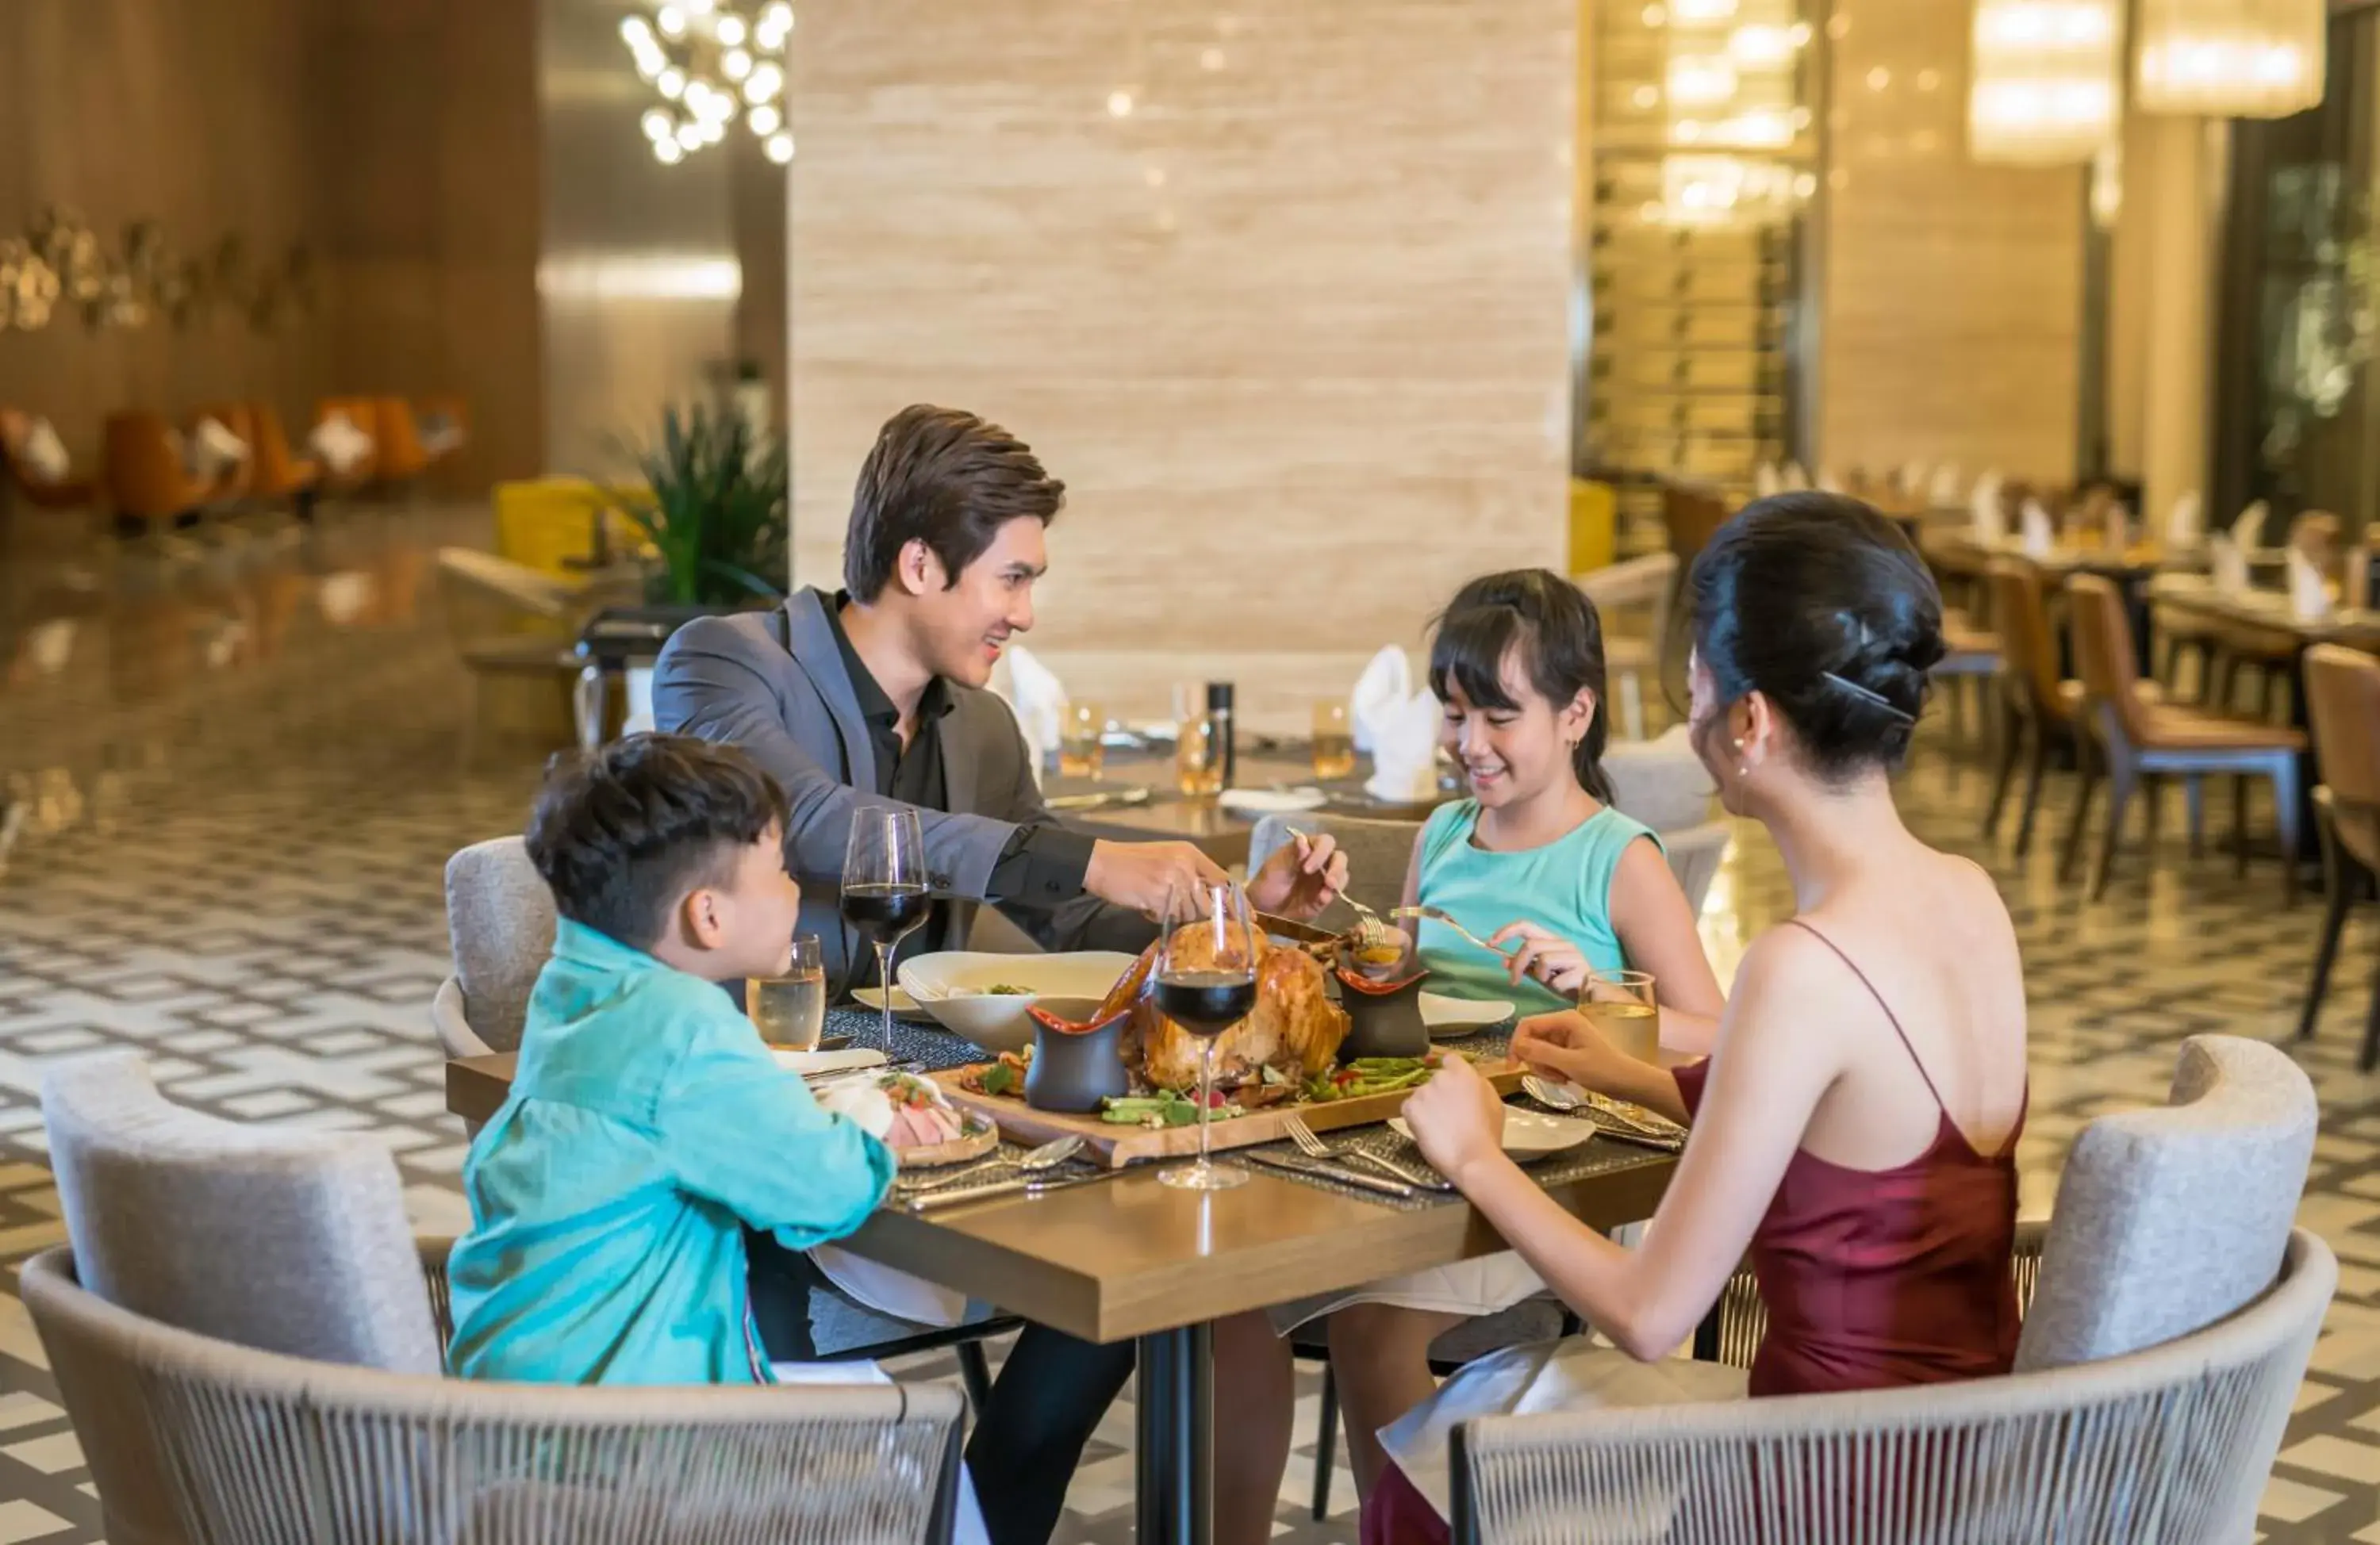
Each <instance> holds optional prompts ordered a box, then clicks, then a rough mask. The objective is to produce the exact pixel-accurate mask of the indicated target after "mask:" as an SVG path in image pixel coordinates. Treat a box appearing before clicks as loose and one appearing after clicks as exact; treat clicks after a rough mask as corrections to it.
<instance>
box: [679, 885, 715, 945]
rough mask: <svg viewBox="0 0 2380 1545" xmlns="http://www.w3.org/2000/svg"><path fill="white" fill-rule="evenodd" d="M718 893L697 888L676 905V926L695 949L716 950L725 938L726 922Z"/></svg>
mask: <svg viewBox="0 0 2380 1545" xmlns="http://www.w3.org/2000/svg"><path fill="white" fill-rule="evenodd" d="M724 911H725V907H724V903H723V902H722V899H721V897H720V894H719V892H717V891H716V890H713V889H711V888H710V887H709V886H697V887H694V888H693V889H692V890H689V891H687V892H686V899H685V900H683V901H680V902H679V903H678V904H677V916H678V925H679V927H680V928H681V929H683V930H684V932H685V934H686V943H688V944H690V945H692V946H694V947H695V948H697V949H716V948H719V947H720V945H721V944H722V943H723V942H724V941H725V940H726V937H727V920H726V918H725V916H724V915H723V914H724Z"/></svg>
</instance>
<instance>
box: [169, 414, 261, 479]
mask: <svg viewBox="0 0 2380 1545" xmlns="http://www.w3.org/2000/svg"><path fill="white" fill-rule="evenodd" d="M202 418H212V419H213V420H214V421H215V422H216V423H218V424H221V425H222V426H223V427H224V428H226V429H229V430H230V431H231V432H232V434H233V436H234V437H235V438H236V439H237V440H238V441H239V442H240V443H241V444H243V445H245V446H247V447H248V459H247V460H246V461H242V462H237V463H235V464H233V465H230V466H227V467H225V469H224V472H223V476H222V477H218V478H216V479H215V481H214V486H213V487H212V489H209V490H208V493H207V497H208V499H210V500H233V499H245V498H247V497H248V496H249V494H250V493H251V492H253V491H254V490H255V487H256V425H255V424H254V422H253V421H252V420H251V419H250V417H249V411H248V407H247V404H242V403H213V404H209V405H207V406H205V407H202V408H200V409H199V411H198V412H196V413H194V414H192V415H190V416H189V417H188V420H186V421H185V422H184V423H183V425H182V432H183V433H184V434H196V433H197V432H198V429H199V421H200V419H202Z"/></svg>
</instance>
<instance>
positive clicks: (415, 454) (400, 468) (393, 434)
mask: <svg viewBox="0 0 2380 1545" xmlns="http://www.w3.org/2000/svg"><path fill="white" fill-rule="evenodd" d="M368 405H369V406H370V409H371V415H372V416H371V419H370V422H369V423H367V424H366V425H365V426H364V428H366V429H368V430H370V434H371V437H372V444H373V445H374V447H375V448H376V449H377V456H376V458H375V462H376V465H375V466H374V468H373V471H374V475H375V480H376V481H379V482H383V483H402V482H406V481H407V480H409V479H411V478H415V477H420V476H421V475H422V473H424V472H426V471H428V470H429V467H430V457H429V454H428V453H426V452H424V451H423V450H422V449H421V431H420V428H419V426H418V425H416V424H415V423H414V421H413V407H412V404H409V403H407V401H406V400H405V399H404V398H402V397H374V398H372V399H370V403H369V404H368Z"/></svg>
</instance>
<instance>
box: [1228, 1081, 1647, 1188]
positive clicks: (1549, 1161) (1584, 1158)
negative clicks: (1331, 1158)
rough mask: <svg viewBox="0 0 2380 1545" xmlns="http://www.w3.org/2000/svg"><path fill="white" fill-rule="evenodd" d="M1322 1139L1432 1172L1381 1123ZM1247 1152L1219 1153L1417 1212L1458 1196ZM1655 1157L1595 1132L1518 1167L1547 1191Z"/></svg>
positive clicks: (1264, 1171) (1289, 1147)
mask: <svg viewBox="0 0 2380 1545" xmlns="http://www.w3.org/2000/svg"><path fill="white" fill-rule="evenodd" d="M1513 1103H1514V1104H1518V1105H1520V1106H1522V1107H1524V1108H1526V1109H1531V1110H1543V1109H1545V1108H1546V1107H1544V1106H1541V1105H1538V1104H1536V1102H1535V1101H1533V1100H1527V1099H1522V1100H1516V1101H1515V1102H1513ZM1548 1114H1549V1115H1554V1116H1562V1115H1568V1114H1571V1113H1569V1112H1564V1111H1548ZM1323 1141H1326V1142H1328V1143H1330V1146H1331V1147H1333V1148H1361V1149H1363V1150H1365V1151H1366V1153H1377V1154H1378V1155H1379V1156H1380V1157H1382V1158H1384V1159H1388V1160H1390V1161H1391V1162H1393V1163H1395V1164H1397V1165H1399V1166H1401V1167H1403V1168H1405V1169H1410V1170H1414V1171H1416V1172H1418V1173H1423V1174H1427V1173H1431V1170H1430V1165H1429V1161H1428V1160H1427V1159H1425V1158H1423V1157H1422V1156H1421V1150H1420V1149H1419V1148H1417V1147H1415V1145H1414V1142H1413V1141H1412V1140H1411V1139H1410V1138H1407V1137H1404V1136H1403V1135H1401V1134H1399V1133H1397V1132H1395V1131H1392V1130H1390V1129H1389V1128H1387V1127H1385V1126H1378V1127H1357V1128H1354V1129H1347V1128H1342V1129H1339V1130H1337V1131H1333V1132H1329V1133H1326V1134H1324V1136H1323ZM1297 1151H1298V1150H1297V1147H1296V1145H1295V1144H1293V1143H1286V1142H1279V1143H1268V1144H1266V1145H1264V1146H1263V1147H1261V1148H1257V1149H1255V1150H1253V1152H1256V1153H1292V1154H1294V1153H1297ZM1246 1152H1250V1151H1249V1150H1239V1149H1235V1150H1233V1152H1232V1153H1224V1154H1220V1155H1218V1156H1219V1157H1220V1158H1225V1159H1232V1160H1235V1161H1237V1162H1240V1163H1243V1164H1245V1165H1247V1167H1249V1168H1251V1169H1254V1170H1256V1171H1257V1173H1258V1174H1261V1175H1273V1176H1279V1177H1281V1178H1282V1179H1285V1180H1296V1181H1300V1182H1302V1183H1304V1184H1305V1185H1308V1186H1314V1187H1317V1188H1318V1189H1322V1190H1326V1191H1332V1192H1336V1193H1337V1194H1339V1195H1341V1196H1348V1197H1354V1199H1355V1200H1357V1201H1377V1202H1378V1203H1380V1204H1381V1205H1382V1206H1384V1207H1395V1208H1398V1209H1401V1210H1403V1211H1407V1212H1417V1211H1419V1210H1421V1209H1423V1208H1425V1207H1435V1206H1438V1205H1439V1204H1440V1203H1442V1202H1449V1201H1461V1200H1462V1196H1461V1193H1459V1192H1456V1191H1451V1190H1446V1191H1417V1192H1416V1193H1415V1195H1414V1196H1413V1197H1411V1198H1405V1197H1397V1196H1390V1195H1389V1194H1388V1193H1386V1192H1385V1191H1375V1190H1370V1189H1366V1188H1364V1187H1361V1186H1349V1185H1345V1184H1342V1182H1340V1181H1337V1180H1333V1179H1331V1178H1330V1177H1329V1176H1327V1175H1315V1174H1311V1173H1306V1172H1303V1171H1297V1172H1293V1171H1290V1170H1286V1169H1274V1168H1271V1167H1269V1166H1266V1165H1257V1164H1254V1163H1252V1162H1250V1161H1247V1160H1245V1159H1243V1158H1241V1154H1242V1153H1246ZM1657 1156H1658V1154H1657V1153H1655V1151H1654V1150H1652V1149H1649V1148H1645V1147H1643V1146H1642V1145H1640V1144H1637V1143H1633V1142H1621V1141H1618V1140H1616V1139H1613V1138H1608V1137H1603V1136H1600V1135H1598V1136H1596V1137H1594V1138H1590V1139H1589V1140H1587V1141H1585V1142H1584V1143H1581V1144H1580V1145H1579V1146H1578V1147H1576V1148H1573V1149H1571V1150H1569V1151H1568V1152H1566V1153H1557V1154H1555V1155H1553V1156H1552V1157H1550V1158H1546V1159H1539V1160H1536V1162H1534V1163H1531V1164H1524V1165H1522V1166H1521V1173H1522V1174H1524V1175H1525V1176H1527V1177H1529V1178H1531V1179H1532V1180H1535V1181H1536V1183H1537V1184H1538V1185H1540V1186H1543V1187H1547V1188H1548V1189H1550V1188H1552V1187H1555V1186H1567V1185H1570V1184H1572V1183H1573V1182H1574V1181H1579V1180H1585V1179H1587V1178H1589V1177H1593V1176H1597V1175H1601V1174H1604V1173H1607V1172H1609V1171H1611V1170H1617V1169H1628V1168H1632V1167H1633V1166H1634V1165H1640V1164H1643V1163H1644V1162H1645V1160H1646V1159H1647V1158H1651V1157H1657ZM1354 1167H1355V1168H1357V1169H1362V1168H1364V1167H1365V1166H1364V1165H1362V1164H1360V1163H1357V1164H1355V1165H1354ZM1381 1178H1382V1179H1386V1178H1388V1177H1387V1176H1385V1175H1383V1176H1382V1177H1381Z"/></svg>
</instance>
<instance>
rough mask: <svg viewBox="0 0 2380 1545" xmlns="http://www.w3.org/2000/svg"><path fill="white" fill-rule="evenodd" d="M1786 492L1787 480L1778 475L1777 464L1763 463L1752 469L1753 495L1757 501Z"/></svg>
mask: <svg viewBox="0 0 2380 1545" xmlns="http://www.w3.org/2000/svg"><path fill="white" fill-rule="evenodd" d="M1784 491H1785V479H1784V478H1783V477H1779V475H1778V472H1777V464H1776V463H1774V462H1762V463H1761V464H1760V465H1758V466H1755V467H1754V468H1753V469H1752V493H1753V497H1754V498H1755V499H1767V498H1768V497H1769V496H1770V495H1772V494H1779V493H1783V492H1784Z"/></svg>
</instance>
